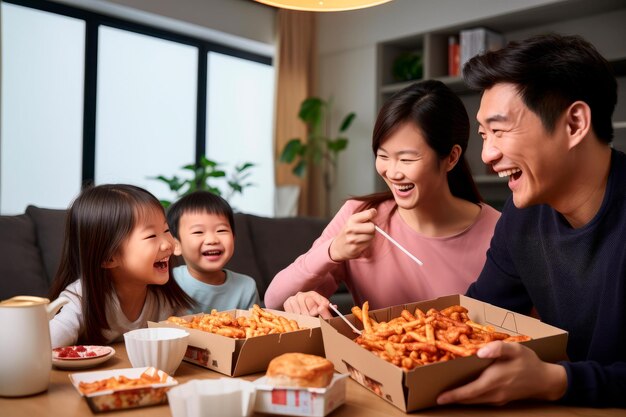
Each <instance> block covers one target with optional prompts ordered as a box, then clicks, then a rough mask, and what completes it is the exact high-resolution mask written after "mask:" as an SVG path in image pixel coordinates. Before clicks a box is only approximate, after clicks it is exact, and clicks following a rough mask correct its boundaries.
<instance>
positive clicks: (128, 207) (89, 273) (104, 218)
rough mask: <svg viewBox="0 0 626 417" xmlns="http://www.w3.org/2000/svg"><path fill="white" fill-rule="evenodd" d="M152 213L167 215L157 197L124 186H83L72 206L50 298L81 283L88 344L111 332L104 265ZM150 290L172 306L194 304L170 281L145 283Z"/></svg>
mask: <svg viewBox="0 0 626 417" xmlns="http://www.w3.org/2000/svg"><path fill="white" fill-rule="evenodd" d="M151 210H157V211H161V212H163V214H164V215H165V213H164V210H163V207H162V206H161V204H160V203H159V200H157V199H156V197H154V196H153V195H152V194H150V193H149V192H148V191H146V190H144V189H143V188H139V187H136V186H133V185H126V184H105V185H99V186H95V187H89V188H86V189H85V190H83V191H82V192H81V193H80V195H79V196H78V197H77V198H76V200H74V202H73V203H72V205H71V207H70V209H69V213H68V216H67V221H66V226H65V242H64V244H63V250H62V255H61V263H60V265H59V269H58V271H57V274H56V277H55V279H54V282H53V284H52V287H51V290H50V298H51V299H55V298H57V297H58V296H59V294H60V293H61V292H62V291H63V290H64V289H65V288H66V287H67V286H68V285H70V284H71V283H73V282H74V281H76V280H77V279H81V280H82V300H81V303H82V311H83V316H84V322H83V323H84V327H83V328H82V329H80V331H79V339H80V340H83V341H85V342H88V343H91V344H103V343H106V342H107V341H106V340H105V338H104V336H103V334H102V331H103V330H105V329H110V325H109V323H108V322H107V318H106V304H107V301H108V300H110V299H111V295H112V293H113V291H114V288H113V283H112V281H111V279H110V276H109V273H108V270H107V269H105V268H103V266H102V265H103V263H104V262H106V261H107V260H110V259H111V258H112V257H113V256H114V255H115V254H116V253H117V252H118V251H119V250H120V247H121V245H122V243H123V242H124V241H125V240H126V239H127V238H128V236H129V235H130V233H131V232H132V230H133V228H134V227H135V225H136V224H137V223H138V221H139V220H140V219H141V218H142V217H143V216H145V215H146V214H147V213H149V212H150V211H151ZM171 276H172V274H171V263H170V277H171ZM148 290H149V291H153V292H154V293H156V294H157V296H158V297H159V302H169V304H170V305H172V306H173V307H174V308H189V306H190V305H191V303H192V300H191V298H189V296H188V295H187V294H186V293H185V292H184V291H183V290H182V289H181V288H180V287H179V286H178V284H177V283H176V280H174V279H172V278H170V279H169V280H168V281H167V283H166V284H164V285H149V286H148Z"/></svg>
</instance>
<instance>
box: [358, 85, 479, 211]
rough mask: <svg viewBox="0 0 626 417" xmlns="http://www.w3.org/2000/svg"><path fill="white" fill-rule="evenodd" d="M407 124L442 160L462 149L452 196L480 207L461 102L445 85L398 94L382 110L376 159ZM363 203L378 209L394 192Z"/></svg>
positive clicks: (374, 143)
mask: <svg viewBox="0 0 626 417" xmlns="http://www.w3.org/2000/svg"><path fill="white" fill-rule="evenodd" d="M405 123H412V124H414V125H415V126H416V127H417V128H418V129H419V130H420V131H421V132H422V134H423V135H424V139H425V140H426V143H427V144H428V146H429V147H430V148H432V149H433V150H434V151H435V152H436V153H437V155H438V156H439V159H440V160H443V159H444V158H446V157H447V156H448V155H450V152H452V148H453V147H454V145H459V146H460V147H461V151H462V152H461V156H460V158H459V161H458V163H457V164H456V165H455V166H454V168H452V169H451V170H450V171H449V172H448V185H449V187H450V192H451V193H452V195H454V196H456V197H459V198H462V199H465V200H468V201H471V202H473V203H479V202H481V201H482V197H481V196H480V193H479V192H478V188H476V184H475V183H474V179H473V177H472V173H471V171H470V168H469V164H468V163H467V160H466V159H465V151H466V150H467V142H468V140H469V117H468V116H467V111H466V110H465V106H464V105H463V102H462V101H461V99H460V98H459V97H458V96H457V95H456V94H455V93H454V92H453V91H452V90H450V88H448V87H447V86H446V85H445V84H444V83H442V82H441V81H436V80H427V81H421V82H418V83H415V84H411V85H410V86H408V87H406V88H404V89H402V90H400V91H398V92H397V93H396V94H394V95H393V96H392V97H391V98H390V99H389V100H388V101H387V102H386V103H385V104H384V105H383V107H382V108H381V109H380V112H379V113H378V118H377V119H376V124H375V125H374V134H373V137H372V150H373V151H374V155H376V153H377V152H378V148H379V147H380V146H381V144H382V143H383V142H384V141H385V140H386V139H388V138H389V137H390V136H391V135H393V134H394V133H395V132H396V131H397V129H398V128H399V127H400V126H402V125H404V124H405ZM355 199H356V200H359V201H362V202H363V204H362V205H361V206H360V208H359V209H360V210H366V209H368V208H371V207H377V206H378V205H379V204H381V203H382V202H383V201H386V200H391V199H393V194H392V192H391V191H385V192H381V193H375V194H370V195H366V196H362V197H355Z"/></svg>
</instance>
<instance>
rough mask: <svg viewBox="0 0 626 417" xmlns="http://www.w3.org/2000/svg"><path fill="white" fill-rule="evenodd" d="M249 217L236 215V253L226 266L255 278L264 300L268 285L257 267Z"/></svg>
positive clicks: (240, 214)
mask: <svg viewBox="0 0 626 417" xmlns="http://www.w3.org/2000/svg"><path fill="white" fill-rule="evenodd" d="M248 217H249V216H248V215H247V214H242V213H235V253H234V254H233V257H232V258H230V260H229V261H228V263H227V264H226V268H227V269H230V270H231V271H234V272H239V273H241V274H246V275H248V276H250V277H252V278H254V280H255V281H256V283H257V289H258V290H259V295H260V296H261V299H263V294H265V289H266V288H267V285H263V284H264V280H263V277H262V274H261V271H260V270H259V267H258V266H257V256H256V253H255V250H254V245H253V242H252V240H251V239H250V227H249V225H248Z"/></svg>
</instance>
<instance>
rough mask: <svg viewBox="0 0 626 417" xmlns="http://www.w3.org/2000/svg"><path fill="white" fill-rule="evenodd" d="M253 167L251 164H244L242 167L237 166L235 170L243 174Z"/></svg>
mask: <svg viewBox="0 0 626 417" xmlns="http://www.w3.org/2000/svg"><path fill="white" fill-rule="evenodd" d="M253 166H255V164H253V163H252V162H246V163H244V164H243V165H239V166H238V167H235V170H236V171H237V172H243V171H245V170H247V169H250V168H252V167H253Z"/></svg>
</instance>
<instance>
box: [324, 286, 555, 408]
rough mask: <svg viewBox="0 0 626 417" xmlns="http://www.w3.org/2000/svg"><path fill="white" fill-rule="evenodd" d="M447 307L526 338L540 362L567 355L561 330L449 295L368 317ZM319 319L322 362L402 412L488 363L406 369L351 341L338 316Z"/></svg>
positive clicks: (428, 402) (425, 403) (470, 360)
mask: <svg viewBox="0 0 626 417" xmlns="http://www.w3.org/2000/svg"><path fill="white" fill-rule="evenodd" d="M452 305H461V306H463V307H465V308H467V309H468V310H469V312H468V314H469V317H470V319H471V320H473V321H475V322H477V323H480V324H484V325H491V326H493V327H494V328H495V329H496V331H503V332H507V333H510V334H525V335H528V336H530V337H531V338H532V340H529V341H527V342H522V343H523V344H524V345H526V346H528V347H529V348H531V349H533V350H534V351H535V352H536V353H537V355H538V356H539V357H540V358H541V359H542V360H544V361H547V362H556V361H558V360H562V359H566V357H567V355H566V346H567V332H566V331H564V330H561V329H558V328H556V327H553V326H550V325H547V324H545V323H542V322H541V321H539V320H537V319H534V318H532V317H528V316H525V315H523V314H518V313H514V312H512V311H509V310H506V309H503V308H499V307H496V306H494V305H491V304H488V303H484V302H482V301H478V300H475V299H473V298H470V297H466V296H463V295H449V296H445V297H440V298H437V299H433V300H428V301H423V302H416V303H411V304H403V305H398V306H393V307H389V308H385V309H380V310H372V311H370V317H372V318H374V319H375V320H376V321H378V322H381V321H389V320H391V319H393V318H395V317H399V316H400V313H401V312H402V310H403V309H407V310H409V311H411V312H413V311H414V310H415V308H416V307H419V308H420V309H422V310H423V311H427V310H428V309H429V308H436V309H438V310H442V309H444V308H446V307H449V306H452ZM346 317H347V319H348V320H349V321H350V322H352V323H353V324H354V325H355V326H356V327H357V328H359V329H362V328H363V325H362V323H361V321H360V320H358V319H357V318H356V317H354V315H352V314H350V315H347V316H346ZM319 320H320V324H321V328H322V337H323V340H324V345H325V347H326V358H327V359H329V360H330V361H331V362H333V364H334V365H335V370H337V371H338V372H341V373H348V374H350V375H351V377H352V378H353V379H355V380H356V381H357V382H359V383H360V384H361V385H363V386H365V387H367V388H368V389H370V390H371V391H373V392H374V393H376V394H378V395H379V396H380V397H381V398H383V399H385V400H386V401H388V402H390V403H392V404H393V405H395V406H396V407H398V408H399V409H401V410H402V411H404V412H410V411H414V410H419V409H422V408H427V407H432V406H435V405H436V399H437V396H438V395H439V394H440V393H442V392H444V391H446V390H449V389H452V388H455V387H458V386H460V385H463V384H465V383H467V382H470V381H472V380H473V379H475V378H476V377H477V376H478V375H479V374H480V372H481V371H482V370H483V369H485V368H486V367H487V366H488V365H489V364H490V363H491V360H490V359H481V358H478V357H477V356H476V355H473V356H469V357H465V358H456V359H454V360H450V361H447V362H440V363H435V364H429V365H424V366H418V367H416V368H414V369H412V370H410V371H405V370H403V369H402V368H400V367H397V366H395V365H393V364H391V363H389V362H387V361H385V360H384V359H381V358H379V357H378V356H376V355H375V354H373V353H372V352H370V351H368V350H366V349H364V348H363V347H361V346H359V345H358V344H357V343H355V342H354V339H355V338H356V337H357V336H358V335H357V334H355V333H354V332H353V331H352V329H350V327H348V325H347V324H346V323H344V322H343V320H342V319H341V318H340V317H335V318H332V319H330V320H323V319H319ZM349 367H350V369H349Z"/></svg>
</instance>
